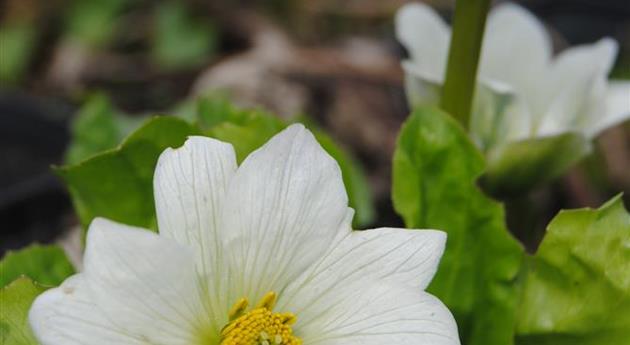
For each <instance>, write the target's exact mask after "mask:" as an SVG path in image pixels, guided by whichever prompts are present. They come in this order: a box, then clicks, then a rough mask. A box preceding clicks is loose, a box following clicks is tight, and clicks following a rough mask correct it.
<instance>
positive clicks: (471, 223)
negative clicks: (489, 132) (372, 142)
mask: <svg viewBox="0 0 630 345" xmlns="http://www.w3.org/2000/svg"><path fill="white" fill-rule="evenodd" d="M393 164H394V166H393V191H392V197H393V201H394V208H395V209H396V211H397V212H398V213H399V214H400V215H401V216H402V217H403V219H404V220H405V224H406V225H407V227H409V228H414V229H419V228H420V229H421V228H430V229H440V230H444V231H446V232H447V234H448V241H447V247H446V251H445V253H444V257H443V258H442V261H441V263H440V269H439V270H438V273H437V275H436V276H435V278H434V280H433V282H432V284H431V286H430V287H429V291H430V292H431V293H433V294H434V295H436V296H437V297H439V298H440V299H441V300H442V301H443V302H444V303H445V304H446V305H447V306H448V307H449V309H450V310H451V311H452V312H453V314H454V316H455V318H456V319H457V324H458V326H459V331H460V335H461V339H462V344H465V345H495V344H496V345H506V344H511V343H512V341H513V330H514V322H515V320H514V310H515V307H516V301H517V296H518V289H517V285H516V278H517V275H518V272H519V269H520V266H521V263H522V259H523V249H522V248H521V246H520V245H519V244H518V242H517V241H516V240H515V239H514V238H513V237H512V236H511V235H510V234H509V233H508V231H507V229H506V227H505V224H504V220H503V219H504V212H503V208H502V207H501V205H500V204H499V203H497V202H495V201H493V200H492V199H489V198H488V197H486V196H485V195H484V194H483V193H482V192H481V191H480V190H479V189H478V188H477V186H476V185H475V179H476V178H477V177H478V176H479V174H481V172H482V171H483V169H484V160H483V156H482V155H481V153H480V152H479V151H478V150H477V148H476V147H475V146H474V144H473V143H472V142H471V141H470V140H469V138H468V135H467V134H466V132H465V131H464V130H463V129H462V128H461V127H460V125H459V124H458V123H457V122H456V121H455V120H454V119H453V118H451V117H450V116H448V114H446V113H444V112H442V111H440V110H437V109H434V108H418V109H417V110H416V111H414V112H413V113H412V115H411V116H410V117H409V119H408V120H407V121H406V122H405V124H404V126H403V128H402V130H401V133H400V136H399V138H398V145H397V148H396V152H395V154H394V162H393Z"/></svg>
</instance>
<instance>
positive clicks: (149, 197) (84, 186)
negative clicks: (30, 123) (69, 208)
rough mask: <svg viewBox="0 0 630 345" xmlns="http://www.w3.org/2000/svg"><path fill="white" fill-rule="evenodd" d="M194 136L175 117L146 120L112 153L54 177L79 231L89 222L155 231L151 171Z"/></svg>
mask: <svg viewBox="0 0 630 345" xmlns="http://www.w3.org/2000/svg"><path fill="white" fill-rule="evenodd" d="M196 133H197V131H196V130H195V128H194V127H193V126H191V125H190V124H188V123H187V122H185V121H183V120H180V119H177V118H174V117H166V116H163V117H155V118H151V119H149V120H147V121H146V122H145V123H144V125H142V126H141V127H140V128H139V129H138V130H136V131H135V132H134V133H132V134H131V135H130V136H129V137H127V139H126V140H125V141H124V142H123V143H122V144H121V145H120V146H119V147H118V148H116V149H113V150H110V151H107V152H104V153H101V154H99V155H97V156H94V157H92V158H89V159H88V160H85V161H83V162H81V163H79V164H76V165H69V166H64V167H61V168H58V169H57V173H58V174H59V175H60V176H61V177H62V178H63V180H64V181H65V182H66V184H67V186H68V188H69V190H70V194H71V196H72V200H73V202H74V205H75V208H76V210H77V213H78V215H79V218H80V220H81V224H82V225H83V226H84V227H87V225H88V224H89V223H90V222H91V221H92V219H94V217H106V218H109V219H112V220H115V221H118V222H122V223H125V224H129V225H135V226H141V227H145V228H149V229H154V228H155V226H156V219H155V207H154V201H153V170H154V169H155V165H156V163H157V159H158V157H159V155H160V154H161V153H162V151H164V150H165V149H166V148H168V147H179V146H181V145H182V144H183V143H184V141H185V140H186V137H187V136H189V135H193V134H196Z"/></svg>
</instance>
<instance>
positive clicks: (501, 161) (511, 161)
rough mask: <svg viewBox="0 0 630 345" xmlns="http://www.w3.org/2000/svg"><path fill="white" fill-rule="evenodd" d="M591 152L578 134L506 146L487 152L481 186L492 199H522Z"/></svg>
mask: <svg viewBox="0 0 630 345" xmlns="http://www.w3.org/2000/svg"><path fill="white" fill-rule="evenodd" d="M590 151H591V144H590V142H589V141H588V139H586V138H585V137H584V136H583V135H581V134H579V133H565V134H560V135H556V136H552V137H544V138H533V139H527V140H522V141H517V142H513V143H508V144H506V145H504V146H500V147H497V148H495V149H493V150H491V151H490V152H488V167H487V171H486V173H485V174H484V175H483V176H482V177H481V179H480V183H481V184H482V186H483V188H484V189H485V190H486V191H488V192H489V193H490V194H492V195H497V196H513V195H522V194H523V193H526V192H528V191H530V190H531V189H533V188H534V187H536V186H539V185H541V184H543V183H545V182H548V181H550V180H553V179H555V178H557V177H558V176H560V175H561V174H563V173H564V172H566V171H567V170H568V169H569V168H570V167H571V166H572V165H574V164H575V163H577V162H578V161H579V160H580V159H582V158H584V156H586V155H587V154H588V153H590Z"/></svg>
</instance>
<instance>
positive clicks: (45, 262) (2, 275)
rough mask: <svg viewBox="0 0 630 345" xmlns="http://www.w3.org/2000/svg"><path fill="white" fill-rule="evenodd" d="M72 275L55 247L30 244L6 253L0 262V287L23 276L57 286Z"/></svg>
mask: <svg viewBox="0 0 630 345" xmlns="http://www.w3.org/2000/svg"><path fill="white" fill-rule="evenodd" d="M73 273H74V268H73V267H72V264H71V263H70V261H68V258H67V257H66V254H65V253H64V251H63V249H61V248H60V247H59V246H56V245H44V246H42V245H39V244H32V245H30V246H28V247H26V248H23V249H21V250H18V251H10V252H8V253H7V254H6V255H5V256H4V258H2V261H0V286H5V285H7V284H9V283H10V282H12V281H13V280H15V279H16V278H18V277H19V276H21V275H25V276H27V277H29V278H31V279H33V280H35V281H37V282H38V283H41V284H44V285H50V286H57V285H59V284H61V282H62V281H63V280H64V279H66V278H67V277H69V276H70V275H72V274H73Z"/></svg>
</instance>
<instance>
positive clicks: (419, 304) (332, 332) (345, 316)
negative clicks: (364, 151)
mask: <svg viewBox="0 0 630 345" xmlns="http://www.w3.org/2000/svg"><path fill="white" fill-rule="evenodd" d="M298 320H299V315H298ZM295 331H296V334H297V335H298V336H300V337H302V339H303V340H304V345H382V344H396V345H459V337H458V334H457V325H456V324H455V320H454V319H453V316H452V315H451V313H450V312H449V311H448V309H446V307H445V306H444V305H443V304H442V303H441V302H440V301H439V300H438V299H437V298H435V297H433V296H431V295H429V294H427V293H426V292H424V291H421V290H419V289H413V288H409V287H403V286H399V285H393V284H387V283H378V284H375V285H373V286H370V287H365V288H364V290H362V291H357V292H356V295H355V297H354V298H348V299H345V300H343V301H341V302H340V303H339V304H336V305H333V306H331V308H330V309H328V310H327V311H326V312H325V313H324V314H322V315H321V316H320V318H319V319H317V320H314V321H313V322H312V323H311V324H308V325H306V326H304V327H301V328H298V327H296V328H295Z"/></svg>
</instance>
